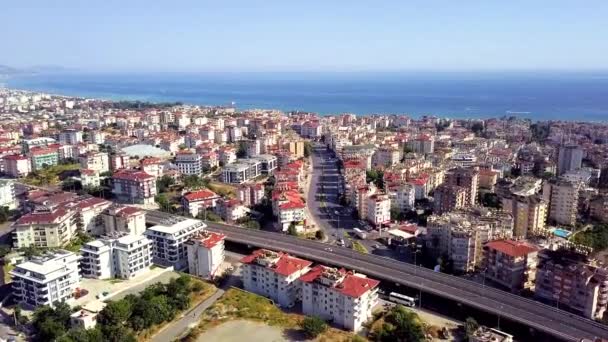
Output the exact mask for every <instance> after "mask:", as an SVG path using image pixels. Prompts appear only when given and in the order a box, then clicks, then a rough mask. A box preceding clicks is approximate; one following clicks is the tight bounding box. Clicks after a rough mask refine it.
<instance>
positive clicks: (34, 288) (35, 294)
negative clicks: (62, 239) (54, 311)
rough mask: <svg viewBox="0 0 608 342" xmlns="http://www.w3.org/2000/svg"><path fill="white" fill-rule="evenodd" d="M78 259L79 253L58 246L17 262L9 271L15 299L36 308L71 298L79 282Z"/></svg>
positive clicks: (68, 300) (67, 300) (70, 299)
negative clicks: (54, 249)
mask: <svg viewBox="0 0 608 342" xmlns="http://www.w3.org/2000/svg"><path fill="white" fill-rule="evenodd" d="M79 260H80V256H79V255H76V254H74V253H72V252H68V251H65V250H57V251H55V252H53V253H49V254H46V255H44V256H41V257H35V258H34V259H32V260H30V261H26V262H24V263H21V264H19V265H17V266H16V267H15V269H14V270H12V271H11V272H10V274H11V277H12V279H13V296H14V297H15V300H16V301H17V302H18V303H20V304H21V305H24V306H26V307H34V308H35V307H39V306H41V305H49V306H53V305H54V303H56V302H63V301H65V302H71V301H72V300H73V298H74V291H75V290H76V288H77V287H78V284H79V283H80V275H79V273H78V261H79Z"/></svg>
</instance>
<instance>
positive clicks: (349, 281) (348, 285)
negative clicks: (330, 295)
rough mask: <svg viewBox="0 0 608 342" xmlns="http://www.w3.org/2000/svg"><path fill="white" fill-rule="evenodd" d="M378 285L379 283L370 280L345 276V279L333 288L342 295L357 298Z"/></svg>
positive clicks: (350, 275) (351, 275) (349, 275)
mask: <svg viewBox="0 0 608 342" xmlns="http://www.w3.org/2000/svg"><path fill="white" fill-rule="evenodd" d="M379 284H380V281H378V280H375V279H370V278H363V277H360V276H356V275H353V274H347V275H346V278H344V280H343V281H342V283H340V284H339V285H338V286H336V287H335V288H336V289H337V290H338V291H340V292H341V293H342V294H345V295H347V296H349V297H353V298H358V297H361V296H362V295H364V294H365V293H366V292H368V291H370V290H372V289H374V288H375V287H377V286H378V285H379Z"/></svg>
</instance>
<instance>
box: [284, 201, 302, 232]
mask: <svg viewBox="0 0 608 342" xmlns="http://www.w3.org/2000/svg"><path fill="white" fill-rule="evenodd" d="M277 217H278V221H279V226H280V229H281V230H282V231H284V232H286V231H288V230H289V226H290V225H292V224H293V225H295V227H296V231H298V232H302V231H303V230H304V224H305V221H306V204H304V202H302V201H301V200H300V201H285V202H283V203H281V204H278V215H277Z"/></svg>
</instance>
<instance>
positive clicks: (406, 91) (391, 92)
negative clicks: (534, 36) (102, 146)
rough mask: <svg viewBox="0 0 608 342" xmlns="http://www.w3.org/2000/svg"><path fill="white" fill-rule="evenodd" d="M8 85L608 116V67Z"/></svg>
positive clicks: (94, 94) (221, 99)
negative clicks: (565, 70)
mask: <svg viewBox="0 0 608 342" xmlns="http://www.w3.org/2000/svg"><path fill="white" fill-rule="evenodd" d="M4 83H5V86H8V87H10V88H16V89H25V90H32V91H40V92H46V93H52V94H59V95H67V96H78V97H88V98H101V99H109V100H140V101H150V102H182V103H187V104H197V105H234V106H236V107H237V108H238V109H253V108H263V109H279V110H283V111H291V110H299V111H308V112H316V113H319V114H322V115H327V114H339V113H354V114H358V115H363V114H407V115H410V116H412V117H420V116H422V115H436V116H439V117H450V118H471V119H478V118H490V117H503V116H517V117H522V118H529V119H532V120H533V121H545V120H569V121H579V120H580V121H608V71H598V72H591V71H589V72H353V73H347V72H326V73H322V72H313V73H303V72H302V73H286V72H276V73H265V72H206V73H168V72H167V73H159V72H155V73H152V72H130V73H127V72H112V73H90V72H89V73H85V72H55V73H46V74H37V75H29V76H19V77H12V78H9V79H8V80H5V81H4Z"/></svg>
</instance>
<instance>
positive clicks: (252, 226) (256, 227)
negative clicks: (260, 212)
mask: <svg viewBox="0 0 608 342" xmlns="http://www.w3.org/2000/svg"><path fill="white" fill-rule="evenodd" d="M245 227H247V228H249V229H254V230H260V229H261V228H262V227H261V226H260V223H259V222H258V221H254V220H248V221H247V222H245Z"/></svg>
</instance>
